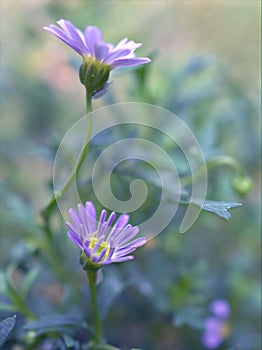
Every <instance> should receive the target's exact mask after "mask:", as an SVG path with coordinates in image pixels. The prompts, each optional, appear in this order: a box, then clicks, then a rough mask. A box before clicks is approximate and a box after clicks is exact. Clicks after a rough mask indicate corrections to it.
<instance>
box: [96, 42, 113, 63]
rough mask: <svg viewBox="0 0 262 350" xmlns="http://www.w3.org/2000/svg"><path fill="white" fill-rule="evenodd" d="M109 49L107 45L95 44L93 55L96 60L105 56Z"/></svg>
mask: <svg viewBox="0 0 262 350" xmlns="http://www.w3.org/2000/svg"><path fill="white" fill-rule="evenodd" d="M109 52H110V50H109V47H108V45H99V44H96V45H95V57H96V59H97V60H99V61H100V60H103V59H104V58H105V57H107V56H108V54H109Z"/></svg>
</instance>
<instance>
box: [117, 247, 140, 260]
mask: <svg viewBox="0 0 262 350" xmlns="http://www.w3.org/2000/svg"><path fill="white" fill-rule="evenodd" d="M134 250H136V247H129V248H125V249H120V250H117V251H116V252H115V254H114V258H115V257H116V258H119V257H120V256H124V255H127V254H129V253H132V252H133V251H134Z"/></svg>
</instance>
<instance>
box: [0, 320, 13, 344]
mask: <svg viewBox="0 0 262 350" xmlns="http://www.w3.org/2000/svg"><path fill="white" fill-rule="evenodd" d="M15 322H16V316H13V317H8V318H6V319H4V320H3V321H2V322H1V323H0V346H2V345H3V344H4V342H5V341H6V339H7V337H8V335H9V334H10V332H11V331H12V329H13V328H14V326H15Z"/></svg>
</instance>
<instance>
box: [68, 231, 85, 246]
mask: <svg viewBox="0 0 262 350" xmlns="http://www.w3.org/2000/svg"><path fill="white" fill-rule="evenodd" d="M67 234H68V237H69V238H70V239H71V241H72V242H73V243H75V244H76V245H77V246H78V247H79V248H80V249H83V243H82V241H81V239H80V237H79V236H78V235H77V234H76V233H75V232H73V231H69V232H68V233H67Z"/></svg>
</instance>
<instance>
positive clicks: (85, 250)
mask: <svg viewBox="0 0 262 350" xmlns="http://www.w3.org/2000/svg"><path fill="white" fill-rule="evenodd" d="M69 214H70V217H71V221H72V223H69V222H66V225H67V227H68V228H69V231H68V236H69V238H70V239H71V241H72V242H73V243H75V244H76V245H77V246H78V247H79V248H80V249H81V250H82V255H81V262H82V263H83V267H84V268H85V269H86V268H87V269H88V268H90V269H98V268H100V267H102V266H103V265H108V264H111V263H117V262H122V261H127V260H132V259H133V258H134V256H133V255H129V254H130V253H132V252H133V251H135V250H136V248H138V247H140V246H142V245H144V244H145V243H146V239H145V238H143V237H140V238H136V239H134V237H135V236H136V235H137V234H138V232H139V228H138V227H136V226H134V227H133V226H131V225H130V224H128V221H129V215H127V214H121V215H120V216H119V217H118V219H117V220H116V221H115V219H116V213H115V212H112V213H111V214H110V215H109V217H108V219H107V218H106V216H107V212H106V210H102V212H101V214H100V217H99V220H98V221H97V218H96V210H95V207H94V205H93V203H92V202H86V204H85V206H83V205H82V204H78V211H77V210H75V209H70V210H69ZM114 222H115V223H114ZM113 223H114V225H113Z"/></svg>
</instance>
